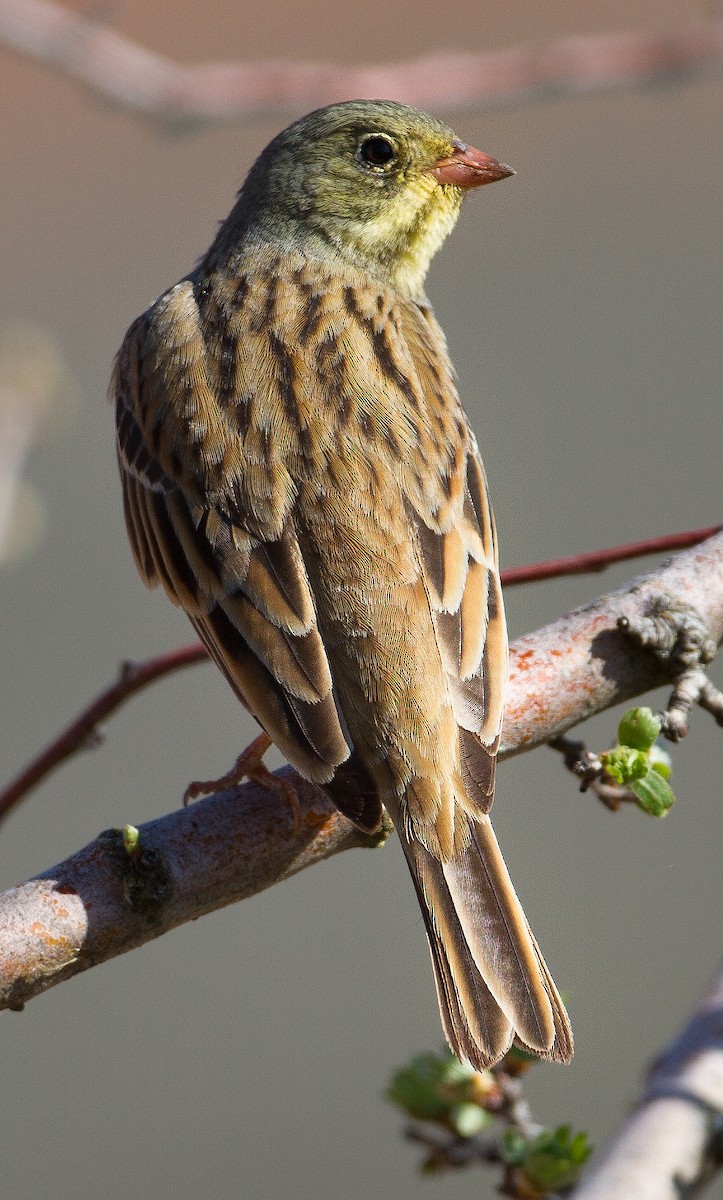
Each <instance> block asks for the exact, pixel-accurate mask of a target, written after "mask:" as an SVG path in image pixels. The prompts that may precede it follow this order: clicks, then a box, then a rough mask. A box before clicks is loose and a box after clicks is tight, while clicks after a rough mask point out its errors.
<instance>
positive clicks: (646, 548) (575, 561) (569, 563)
mask: <svg viewBox="0 0 723 1200" xmlns="http://www.w3.org/2000/svg"><path fill="white" fill-rule="evenodd" d="M720 529H723V525H710V526H708V528H707V529H689V530H687V531H686V532H685V533H669V534H666V535H665V536H664V537H655V538H647V539H646V540H645V541H643V542H627V543H626V544H625V545H623V546H611V547H610V549H608V550H591V551H590V552H589V553H588V554H572V555H570V556H569V558H549V559H548V560H547V562H541V563H532V564H531V565H529V566H527V567H507V568H506V569H505V570H504V571H502V572H501V576H502V582H503V583H504V585H505V587H515V585H516V584H520V583H539V582H541V581H542V580H543V579H557V578H559V576H561V575H586V574H588V573H589V572H593V571H604V570H605V568H606V567H611V566H612V565H613V563H619V562H625V561H626V560H627V559H629V558H642V557H643V555H645V554H664V553H665V552H666V551H667V550H685V549H687V547H688V546H695V545H697V543H698V542H704V541H705V540H706V538H709V537H713V534H714V533H718V531H719V530H720Z"/></svg>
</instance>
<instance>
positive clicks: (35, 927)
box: [30, 921, 76, 955]
mask: <svg viewBox="0 0 723 1200" xmlns="http://www.w3.org/2000/svg"><path fill="white" fill-rule="evenodd" d="M30 933H31V934H32V935H33V936H34V937H37V938H38V939H39V940H40V941H42V942H44V943H45V945H46V946H60V947H62V949H64V950H66V949H67V950H70V951H71V953H72V954H73V955H74V954H75V953H76V951H75V947H74V945H73V943H72V942H71V940H70V938H67V937H62V936H61V937H58V936H57V935H56V934H52V933H50V932H49V930H48V929H47V927H46V926H45V925H44V924H43V922H42V921H33V923H32V924H31V926H30Z"/></svg>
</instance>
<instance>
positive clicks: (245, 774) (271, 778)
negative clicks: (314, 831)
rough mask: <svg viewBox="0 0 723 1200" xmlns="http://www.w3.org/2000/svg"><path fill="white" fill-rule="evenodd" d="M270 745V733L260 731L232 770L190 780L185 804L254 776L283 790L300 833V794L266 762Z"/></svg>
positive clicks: (272, 786)
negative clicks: (212, 777) (218, 775)
mask: <svg viewBox="0 0 723 1200" xmlns="http://www.w3.org/2000/svg"><path fill="white" fill-rule="evenodd" d="M270 745H271V738H270V737H269V735H268V734H267V733H260V734H259V736H258V737H257V738H254V740H253V742H251V745H250V746H247V747H246V749H245V750H244V751H243V753H242V754H239V756H238V758H237V759H236V762H235V763H234V765H233V766H232V767H231V770H230V771H227V772H226V774H225V775H221V776H220V778H219V779H197V780H195V781H194V782H193V783H189V785H188V787H187V788H186V790H185V792H184V793H183V804H184V807H185V806H186V805H187V804H190V803H191V801H192V800H197V799H198V797H199V796H209V795H211V794H212V793H213V792H226V791H229V790H230V789H231V788H235V787H239V786H240V784H242V783H243V781H244V779H252V780H254V781H255V782H256V783H260V784H262V785H263V786H264V787H266V788H269V789H270V790H271V791H274V792H279V793H281V795H282V796H283V798H284V800H285V801H286V803H287V804H288V805H289V808H290V809H291V814H292V816H293V818H294V833H298V832H299V831H300V829H301V807H300V805H299V797H298V796H297V795H296V791H295V789H294V787H293V785H292V784H290V783H289V781H288V780H287V779H279V776H278V775H274V774H273V772H272V771H269V769H268V767H267V766H266V765H265V764H264V755H265V754H266V751H267V750H268V749H269V746H270Z"/></svg>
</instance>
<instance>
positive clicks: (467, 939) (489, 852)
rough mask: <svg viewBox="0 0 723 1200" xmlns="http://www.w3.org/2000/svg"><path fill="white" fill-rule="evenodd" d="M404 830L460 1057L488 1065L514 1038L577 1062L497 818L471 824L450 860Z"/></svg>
mask: <svg viewBox="0 0 723 1200" xmlns="http://www.w3.org/2000/svg"><path fill="white" fill-rule="evenodd" d="M457 812H458V814H459V809H458V810H457ZM459 815H460V816H461V814H459ZM462 819H464V818H462ZM401 833H402V838H401V840H402V843H403V846H404V852H405V855H406V858H407V862H408V864H409V868H410V871H411V874H412V878H413V880H414V884H415V888H416V891H417V896H418V898H419V903H420V906H421V909H422V915H423V917H424V923H425V928H426V931H427V938H428V941H429V947H430V953H431V957H432V965H433V967H434V976H435V982H436V986H437V998H438V1000H439V1007H440V1013H441V1016H442V1024H443V1026H444V1030H445V1033H446V1036H447V1039H448V1041H449V1043H450V1045H451V1047H452V1049H453V1050H454V1052H455V1053H456V1054H457V1055H458V1056H459V1057H461V1058H466V1059H467V1060H468V1061H469V1062H471V1063H472V1065H473V1066H475V1067H477V1068H478V1069H481V1068H483V1067H486V1066H489V1065H490V1063H493V1062H496V1061H497V1060H498V1059H499V1058H501V1057H502V1055H503V1054H505V1053H506V1051H507V1050H508V1049H509V1047H510V1046H511V1044H512V1042H513V1040H514V1041H515V1042H517V1043H518V1044H519V1045H521V1046H523V1047H524V1048H525V1049H526V1050H530V1051H532V1052H533V1053H535V1054H538V1055H540V1056H541V1057H543V1058H549V1059H556V1060H558V1061H561V1062H567V1061H569V1059H570V1058H571V1057H572V1033H571V1030H570V1024H569V1020H568V1017H567V1013H566V1012H565V1008H564V1005H563V1003H562V1000H561V999H560V996H559V994H558V992H557V989H556V987H555V984H554V983H553V980H552V977H551V975H550V973H549V971H548V969H547V967H546V965H545V963H544V960H543V958H542V955H541V954H540V951H539V949H538V946H537V942H536V941H535V939H534V937H533V935H532V932H531V930H530V927H529V925H528V923H527V918H526V917H525V914H524V912H523V910H522V906H521V904H520V902H519V900H518V899H517V896H516V894H515V890H514V888H513V886H512V882H511V880H510V877H509V874H508V872H507V868H506V866H505V863H504V859H503V858H502V854H501V852H500V849H499V846H498V845H497V839H496V838H495V835H494V832H493V830H492V826H491V824H490V822H489V819H488V818H487V817H483V818H482V820H481V821H477V822H470V839H469V842H468V845H467V846H466V847H465V849H464V850H462V851H461V852H460V853H459V854H457V855H455V857H454V858H451V859H448V860H447V861H444V862H442V861H440V860H439V859H438V858H436V857H435V856H434V855H433V854H431V853H430V851H429V850H427V849H426V847H425V846H423V845H422V843H421V842H419V841H417V840H416V839H413V838H412V839H409V838H407V837H406V836H405V834H404V830H403V829H402V830H401Z"/></svg>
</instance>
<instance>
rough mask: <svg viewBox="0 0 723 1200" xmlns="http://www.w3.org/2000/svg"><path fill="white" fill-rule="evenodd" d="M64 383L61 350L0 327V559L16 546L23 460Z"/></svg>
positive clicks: (33, 335)
mask: <svg viewBox="0 0 723 1200" xmlns="http://www.w3.org/2000/svg"><path fill="white" fill-rule="evenodd" d="M69 383H70V380H69V377H68V374H67V370H66V367H65V363H64V361H63V357H62V354H61V353H60V350H59V349H58V347H57V346H56V344H55V342H54V341H53V339H52V338H51V337H50V336H49V335H48V334H46V333H45V332H44V331H43V330H41V329H37V328H35V327H34V326H32V325H9V326H7V327H6V328H4V329H3V330H2V331H0V563H2V562H3V561H4V560H5V559H6V558H8V557H12V556H13V555H14V554H16V553H18V551H19V549H20V546H19V541H20V540H21V537H22V535H21V534H18V530H17V528H16V513H17V507H18V497H19V495H20V493H21V488H22V486H23V475H24V470H25V464H26V462H27V458H28V454H29V452H30V448H31V446H32V445H33V443H34V442H35V441H36V440H37V439H38V437H39V436H42V433H43V429H44V425H45V424H47V423H48V422H49V421H50V422H51V423H52V422H53V421H54V419H55V413H54V412H53V411H52V410H53V406H54V405H56V404H57V401H58V399H59V398H60V397H63V398H65V395H66V394H67V393H68V391H69Z"/></svg>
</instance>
